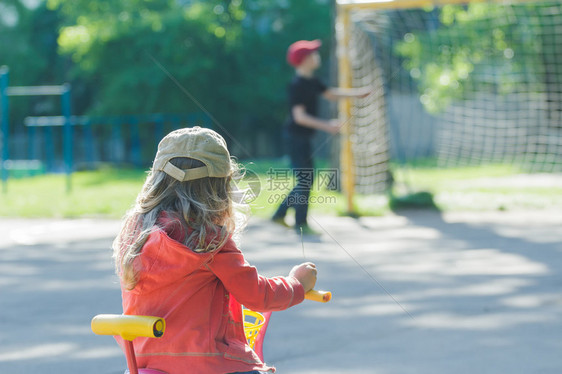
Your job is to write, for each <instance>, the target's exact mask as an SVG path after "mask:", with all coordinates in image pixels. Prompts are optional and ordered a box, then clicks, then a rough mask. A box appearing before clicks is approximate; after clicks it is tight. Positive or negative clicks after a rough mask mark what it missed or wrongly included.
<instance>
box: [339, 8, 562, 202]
mask: <svg viewBox="0 0 562 374" xmlns="http://www.w3.org/2000/svg"><path fill="white" fill-rule="evenodd" d="M446 2H447V1H445V2H441V3H440V4H444V3H446ZM449 2H451V4H446V5H442V6H425V7H424V6H423V5H424V3H423V2H421V1H418V2H416V1H414V0H402V1H400V0H395V1H386V2H369V1H357V2H355V1H353V0H348V1H346V0H340V1H339V2H338V4H339V12H340V22H339V23H338V26H337V27H338V32H339V33H340V38H339V40H338V42H339V43H342V42H345V43H344V45H340V46H339V54H340V55H341V54H344V55H345V56H346V57H347V58H348V59H349V64H348V66H349V75H350V80H349V81H350V85H351V86H355V87H359V86H365V85H370V86H372V87H373V90H374V93H373V94H372V95H371V96H369V97H367V98H365V99H355V100H353V101H352V105H351V109H350V110H349V113H348V116H349V119H350V121H351V122H352V127H351V128H352V129H353V130H352V134H350V136H349V141H350V142H351V143H352V145H351V147H350V148H351V149H352V153H353V163H354V165H353V171H354V179H355V188H356V191H357V192H359V193H373V192H377V191H381V190H384V189H385V188H388V186H389V181H390V177H389V175H390V174H389V173H388V170H390V169H391V168H390V166H389V164H391V163H392V162H396V163H408V164H411V163H413V162H415V161H419V160H422V159H424V160H431V161H430V162H433V163H435V164H436V165H438V166H440V167H458V166H465V165H482V164H485V163H498V164H503V163H508V164H513V165H517V166H518V167H520V168H521V169H522V170H524V171H526V172H539V171H540V172H559V171H562V2H560V1H558V0H556V1H554V0H549V1H527V2H521V1H520V2H514V3H507V2H499V1H488V2H471V3H468V4H458V3H459V1H458V0H457V1H455V0H450V1H449ZM453 2H456V3H457V4H453ZM426 3H429V2H426ZM344 12H345V14H346V17H348V22H343V23H342V22H341V14H343V13H344ZM342 33H343V34H344V35H347V36H348V37H347V39H346V38H342V37H341V34H342ZM340 69H341V66H340ZM344 74H345V72H344Z"/></svg>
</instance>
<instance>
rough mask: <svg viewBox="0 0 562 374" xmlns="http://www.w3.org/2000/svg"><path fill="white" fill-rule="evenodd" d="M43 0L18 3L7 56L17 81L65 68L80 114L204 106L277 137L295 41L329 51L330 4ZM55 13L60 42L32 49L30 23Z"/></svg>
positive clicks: (245, 131)
mask: <svg viewBox="0 0 562 374" xmlns="http://www.w3.org/2000/svg"><path fill="white" fill-rule="evenodd" d="M38 1H40V2H41V5H40V7H38V8H36V9H29V8H26V7H25V6H24V5H23V3H24V1H22V0H19V1H18V0H9V1H8V4H9V6H11V7H17V8H18V12H20V13H21V14H22V18H21V20H20V22H18V23H17V24H16V25H14V26H13V27H12V28H13V33H12V34H10V35H8V34H6V33H5V32H4V31H5V29H6V27H5V26H0V27H2V30H1V31H2V33H1V34H0V35H1V36H0V37H1V38H2V39H1V42H2V44H3V45H10V46H12V45H13V43H12V42H11V41H10V40H14V39H11V38H12V37H13V35H17V37H18V38H19V39H18V43H17V47H16V46H13V48H8V49H7V53H2V54H1V55H0V65H2V64H6V65H9V66H10V68H11V70H12V72H13V74H12V76H11V80H12V83H14V82H16V81H17V84H18V85H23V84H33V85H37V84H45V83H47V82H46V81H47V79H45V78H46V76H47V75H49V74H47V72H48V71H50V69H51V68H52V67H55V66H56V67H58V68H57V69H55V70H54V73H53V74H50V76H51V78H52V79H50V80H49V82H48V83H49V84H59V83H61V82H62V81H70V82H71V83H72V84H73V92H74V95H73V96H74V97H73V99H74V103H73V105H74V109H75V113H77V114H103V115H118V114H143V113H158V112H160V113H166V112H171V113H188V112H193V111H199V110H200V108H201V107H203V108H204V109H205V110H207V111H208V112H209V113H211V114H212V116H213V117H214V118H216V119H217V121H219V122H220V123H221V126H224V127H225V128H228V130H229V132H230V133H232V134H234V135H235V136H239V135H248V136H254V135H255V132H256V131H258V130H259V131H266V132H270V133H276V132H277V131H278V129H279V127H280V126H281V123H282V121H283V120H284V118H285V116H286V110H287V108H286V91H285V88H286V85H287V83H288V81H289V79H290V77H291V75H292V74H293V72H292V69H291V68H290V67H289V66H288V65H287V63H286V62H285V53H286V49H287V47H288V45H289V44H290V43H291V42H293V41H295V40H299V39H313V38H314V39H316V38H318V39H322V40H323V41H324V42H325V48H323V53H325V54H327V52H328V51H329V43H330V40H331V6H330V2H329V1H328V0H324V1H322V0H314V1H299V0H120V1H113V0H45V1H41V0H38ZM26 2H29V1H26ZM47 13H49V14H51V15H52V17H53V20H55V21H56V22H55V23H54V25H51V26H50V27H52V28H53V29H54V34H53V33H51V35H54V38H53V40H54V41H56V43H52V42H51V44H48V43H47V42H44V43H43V44H42V48H39V49H36V48H33V46H34V44H33V43H34V42H33V36H32V34H33V32H34V31H33V30H34V27H35V25H34V23H33V21H31V20H32V19H33V18H34V17H36V18H40V19H41V20H43V17H44V16H45V14H47ZM25 17H28V18H29V20H27V18H25ZM24 18H25V19H24ZM2 50H4V48H2ZM49 56H54V58H55V59H56V61H52V57H49ZM56 80H58V82H56ZM14 84H15V83H14ZM75 88H76V89H75Z"/></svg>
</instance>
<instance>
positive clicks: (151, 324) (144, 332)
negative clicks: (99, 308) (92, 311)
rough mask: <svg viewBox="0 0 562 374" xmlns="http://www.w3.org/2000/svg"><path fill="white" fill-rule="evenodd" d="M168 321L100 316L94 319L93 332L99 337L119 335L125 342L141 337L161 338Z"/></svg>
mask: <svg viewBox="0 0 562 374" xmlns="http://www.w3.org/2000/svg"><path fill="white" fill-rule="evenodd" d="M165 329H166V321H165V320H164V319H163V318H160V317H151V316H126V315H123V314H98V315H97V316H95V317H94V318H93V319H92V331H93V332H94V334H97V335H119V336H121V337H122V338H123V339H125V340H133V339H134V338H137V337H139V336H144V337H147V338H159V337H161V336H162V335H164V330H165Z"/></svg>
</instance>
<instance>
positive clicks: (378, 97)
mask: <svg viewBox="0 0 562 374" xmlns="http://www.w3.org/2000/svg"><path fill="white" fill-rule="evenodd" d="M453 3H454V2H452V4H445V5H443V6H439V7H437V6H427V4H425V3H424V2H423V1H420V2H415V1H414V2H411V1H410V2H403V1H393V2H388V4H387V3H386V2H383V3H381V2H364V1H363V2H357V3H356V2H355V1H352V0H341V1H340V2H339V3H336V1H331V0H314V1H305V2H303V1H296V0H210V1H197V0H158V1H146V0H123V1H119V2H112V1H99V0H97V1H93V0H74V1H66V0H4V1H2V2H1V3H0V66H2V68H1V69H2V70H1V75H0V76H1V77H2V78H1V80H0V82H1V85H2V87H0V88H1V89H0V92H1V93H2V95H1V98H2V106H1V108H0V109H1V112H0V113H1V114H2V116H1V118H2V126H1V127H2V134H3V136H2V142H1V146H2V151H1V153H2V160H3V162H2V163H1V165H0V166H2V181H3V183H2V190H3V194H2V196H1V197H0V199H2V204H0V215H4V216H48V217H53V216H56V217H75V216H83V215H93V216H103V217H105V216H110V217H117V216H120V215H121V214H122V212H123V211H124V210H126V208H127V207H128V206H130V204H131V203H132V201H133V199H134V195H135V194H136V192H138V190H139V188H140V185H141V184H142V180H143V179H144V175H145V171H146V170H147V169H148V168H149V167H150V164H151V162H152V159H153V157H154V154H155V151H156V146H157V144H158V141H159V139H161V138H162V136H164V135H165V134H166V133H167V132H169V131H171V130H173V129H175V128H178V127H183V126H193V125H201V126H206V127H211V128H213V129H215V130H216V131H218V132H219V133H221V134H222V135H223V136H224V137H225V138H226V140H227V142H228V143H229V148H230V150H231V153H232V154H233V155H234V156H236V157H237V158H238V159H239V160H240V161H241V162H242V163H244V164H246V165H247V167H248V168H249V169H251V170H252V171H254V172H256V173H257V174H258V175H260V177H261V178H262V181H261V183H262V187H264V186H266V185H267V184H268V179H267V178H268V174H267V171H268V170H270V169H271V168H287V167H288V159H287V158H286V157H285V152H284V149H285V147H284V142H283V131H282V128H283V123H284V121H285V120H286V117H287V112H288V104H287V98H286V96H287V95H286V87H287V84H288V82H289V81H290V79H291V77H292V75H293V74H294V71H293V70H292V69H291V68H290V66H289V65H288V64H287V63H286V61H285V54H286V50H287V47H288V46H289V45H290V44H291V43H292V42H294V41H296V40H300V39H309V40H310V39H321V40H322V42H323V47H322V49H321V51H320V52H321V55H322V58H323V65H322V67H321V69H320V70H319V71H318V76H319V77H320V78H321V79H322V80H323V81H324V82H325V83H326V84H328V85H331V86H338V85H339V84H341V83H342V79H341V74H342V71H344V70H345V69H347V72H348V75H349V78H350V79H349V80H348V82H347V83H349V85H351V86H356V87H360V86H371V87H372V88H373V94H372V95H371V96H369V97H368V98H366V99H360V100H359V99H358V100H353V102H352V103H351V109H350V110H349V112H348V113H343V112H342V111H341V110H340V111H339V115H340V118H343V119H344V120H346V121H349V123H350V124H351V125H350V126H352V127H353V132H352V134H350V136H349V137H346V138H345V139H340V137H335V138H331V137H329V136H327V135H323V134H319V135H318V136H317V138H316V140H315V141H316V151H315V158H316V159H317V166H319V167H326V168H336V169H338V170H339V169H340V168H342V167H343V165H342V164H340V154H341V149H340V143H341V142H340V140H344V141H348V142H350V144H351V147H352V152H353V153H352V155H351V158H348V159H347V161H345V162H347V163H349V168H348V170H352V171H353V174H354V177H355V178H354V185H355V190H354V191H353V194H354V195H353V199H354V201H355V205H356V207H355V209H354V210H356V213H359V214H368V215H373V214H375V215H378V214H384V213H385V212H387V211H389V210H390V209H395V208H400V207H404V206H405V207H424V208H427V207H429V208H432V209H435V208H437V209H440V210H466V209H468V210H472V209H479V210H489V209H491V210H498V209H499V210H505V209H545V208H560V207H561V205H562V202H561V201H560V200H561V199H560V196H561V194H562V187H561V186H562V183H561V182H560V172H561V170H562V125H561V121H562V120H561V118H562V117H561V113H562V112H561V110H562V105H561V101H562V88H561V87H562V67H561V66H562V64H561V63H560V61H562V56H561V55H560V54H561V51H562V44H561V43H562V31H561V28H562V5H561V4H560V3H559V2H558V1H540V2H537V1H530V2H519V1H518V2H514V3H513V4H508V3H505V4H504V3H502V4H499V3H495V2H489V3H479V2H472V3H471V2H467V3H466V4H462V5H459V4H453ZM344 15H345V17H347V19H348V22H347V23H343V22H342V17H343V16H344ZM338 17H339V18H338ZM338 35H339V36H338ZM342 35H343V36H345V38H344V39H342ZM342 59H343V60H342ZM343 62H345V63H346V66H342V63H343ZM338 73H339V74H340V76H338ZM321 108H322V110H321V113H322V117H324V118H329V117H334V116H336V115H338V111H337V107H336V105H333V104H328V103H325V102H323V103H322V107H321ZM65 125H67V126H65ZM65 139H66V140H65ZM64 172H66V174H67V177H66V184H65V182H64V179H65V177H64V176H63V175H61V174H62V173H64ZM71 174H72V178H70V175H71ZM270 175H271V173H270ZM65 185H66V187H65ZM280 192H283V191H279V190H277V191H271V189H269V190H267V189H266V188H262V189H261V193H260V196H258V198H257V200H256V201H255V202H254V206H253V207H254V213H257V214H258V215H260V214H261V215H264V216H265V215H269V214H270V213H271V209H272V204H268V203H267V202H268V201H269V200H271V196H272V195H275V194H277V195H278V194H279V193H280ZM316 193H317V194H322V195H323V196H333V197H335V199H330V200H329V201H331V202H333V203H329V204H326V199H323V200H322V201H323V203H320V204H314V203H313V209H318V210H319V211H321V212H323V213H333V212H336V213H342V214H343V213H346V212H349V211H350V209H349V206H346V203H345V201H344V200H345V198H344V197H342V196H343V195H342V194H341V183H336V184H335V187H334V185H331V186H330V188H324V186H318V188H317V189H316ZM85 205H87V206H85Z"/></svg>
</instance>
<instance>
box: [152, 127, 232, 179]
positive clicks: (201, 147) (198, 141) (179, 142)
mask: <svg viewBox="0 0 562 374" xmlns="http://www.w3.org/2000/svg"><path fill="white" fill-rule="evenodd" d="M176 157H189V158H193V159H195V160H199V161H201V162H202V163H204V164H205V166H202V167H198V168H194V169H187V170H182V169H180V168H177V167H175V166H174V165H172V164H171V163H170V160H171V159H173V158H176ZM152 168H153V169H154V170H161V171H163V172H164V173H166V174H168V175H169V176H171V177H173V178H174V179H177V180H178V181H180V182H185V181H189V180H193V179H200V178H204V177H218V178H224V177H227V176H229V175H230V173H231V169H230V153H229V152H228V149H227V147H226V142H225V141H224V139H223V138H222V136H220V135H219V134H217V133H216V132H215V131H213V130H210V129H206V128H202V127H199V126H196V127H191V128H184V129H179V130H175V131H172V132H171V133H169V134H168V135H166V136H165V137H164V138H163V139H162V140H161V141H160V144H158V152H156V157H155V159H154V164H153V166H152Z"/></svg>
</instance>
